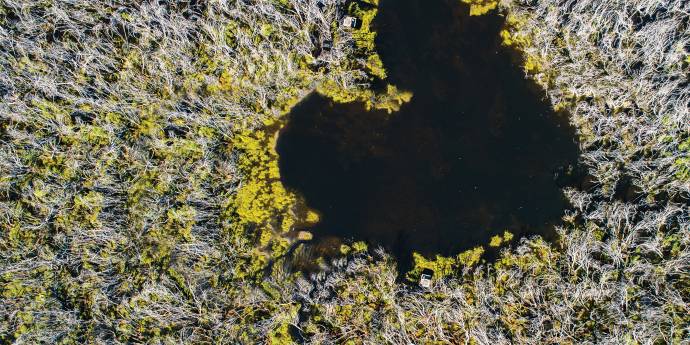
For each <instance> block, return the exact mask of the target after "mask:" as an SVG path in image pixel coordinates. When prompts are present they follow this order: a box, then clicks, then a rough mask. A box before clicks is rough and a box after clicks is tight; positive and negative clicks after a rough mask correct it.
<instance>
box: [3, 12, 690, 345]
mask: <svg viewBox="0 0 690 345" xmlns="http://www.w3.org/2000/svg"><path fill="white" fill-rule="evenodd" d="M338 2H339V1H336V0H313V1H312V0H292V1H287V0H213V1H141V2H139V1H124V0H123V1H38V0H36V1H32V0H15V1H12V0H4V1H2V2H0V100H1V101H0V147H1V149H0V228H1V231H2V232H1V233H0V343H18V344H34V343H49V344H52V343H64V344H69V343H154V344H155V343H166V344H178V343H226V344H235V343H270V344H281V343H292V342H304V343H314V344H317V343H324V344H331V343H365V344H382V343H392V344H410V343H415V344H427V343H439V344H446V343H470V344H471V343H482V344H509V343H558V344H561V343H563V344H568V343H570V344H575V343H614V344H623V343H629V344H635V343H640V344H643V343H644V344H651V343H683V342H686V343H687V339H688V338H690V329H689V327H690V316H689V315H690V273H689V271H690V267H689V263H690V249H689V248H690V211H689V210H688V205H687V201H688V193H690V185H689V180H690V168H689V164H690V163H689V161H688V152H689V151H690V133H689V131H690V119H689V114H688V105H689V104H688V102H690V95H689V93H688V92H689V88H688V84H687V83H688V73H689V67H688V66H689V65H690V58H688V56H690V31H689V30H690V29H689V26H688V25H689V24H688V20H689V19H688V18H689V11H690V9H689V7H690V4H688V2H687V1H682V0H675V1H671V0H666V1H647V0H634V1H622V0H610V1H596V0H589V1H585V0H578V1H575V0H562V1H535V0H529V1H528V0H514V1H511V0H504V1H502V3H500V4H499V7H501V8H502V10H503V11H505V12H506V13H507V14H508V19H507V28H506V31H504V32H503V33H502V35H503V39H504V41H505V42H506V44H510V45H514V46H516V47H517V48H518V49H519V50H521V51H522V52H523V54H524V56H525V70H526V72H527V73H528V74H529V75H530V76H531V77H532V78H534V79H535V80H537V81H538V82H539V83H540V84H541V85H542V86H543V87H544V88H545V89H546V90H547V93H548V95H549V97H550V98H551V101H552V102H553V104H554V107H556V108H558V109H563V110H567V111H568V112H569V113H570V114H571V115H572V118H571V119H572V122H573V124H574V125H575V126H576V127H577V129H578V134H579V137H580V142H581V145H582V149H583V160H584V162H585V163H586V165H587V166H588V167H589V170H590V173H591V174H592V176H593V180H594V181H595V184H594V186H593V187H591V188H589V189H587V190H576V189H569V190H567V191H566V194H567V196H568V197H569V198H570V200H571V201H572V203H573V205H574V209H573V210H571V211H570V212H568V213H567V214H566V215H565V216H564V225H563V228H562V229H560V240H559V242H558V243H556V244H548V243H546V242H544V241H542V240H540V239H537V238H535V239H522V240H521V242H520V244H519V245H518V246H517V247H516V248H512V249H506V250H505V251H504V252H503V256H502V257H501V258H500V259H499V260H498V262H497V263H496V264H492V265H488V266H478V267H474V268H472V267H465V268H464V269H463V270H462V272H461V273H458V274H456V275H452V276H449V277H447V278H446V279H439V280H436V281H435V285H434V286H433V288H432V289H431V291H428V292H424V291H419V290H416V289H413V288H410V287H407V286H406V285H403V284H400V283H399V282H397V281H396V270H395V262H394V261H393V260H392V259H391V258H390V257H389V256H387V254H385V253H383V252H381V251H375V252H373V253H371V254H366V253H363V252H362V251H361V250H359V251H355V252H356V253H355V254H351V255H349V256H347V257H344V258H341V259H338V260H336V261H335V262H333V263H331V264H330V265H329V266H328V267H327V269H326V270H324V271H323V272H320V273H318V274H314V275H312V276H309V277H303V276H301V275H300V274H298V273H292V272H290V271H289V270H284V269H282V268H283V266H282V265H281V261H280V260H277V261H276V262H275V263H276V264H275V265H272V267H273V269H272V270H271V271H270V272H266V277H265V278H264V279H256V276H255V275H250V274H248V272H263V271H264V269H265V266H266V265H267V260H269V259H275V258H271V257H270V253H269V254H266V252H267V251H269V252H270V250H273V251H275V252H279V251H280V250H284V249H285V248H281V245H282V244H281V242H280V241H274V239H272V238H271V237H270V236H269V237H264V236H263V234H266V233H269V232H262V231H261V229H260V226H262V224H245V223H243V222H242V219H239V218H238V214H240V213H238V211H237V209H238V208H239V206H238V205H237V204H238V202H239V201H238V200H239V199H240V197H239V195H242V196H244V199H242V200H243V201H242V202H245V201H246V204H247V205H248V206H247V207H246V212H247V214H251V212H259V213H260V216H261V217H259V216H257V218H262V217H265V216H266V215H265V214H264V213H265V212H269V211H274V210H273V209H271V210H262V209H261V207H263V206H264V205H274V204H275V203H277V202H276V201H275V200H272V199H270V198H269V201H267V202H265V203H263V202H264V201H265V200H264V201H262V203H255V201H256V200H259V199H260V196H261V195H265V194H271V193H275V194H280V193H284V191H281V190H280V186H277V185H276V184H257V183H254V182H256V181H255V180H252V179H254V178H255V177H256V176H259V177H260V178H264V177H263V176H264V175H266V176H269V177H270V176H273V175H274V174H275V171H273V170H274V169H272V168H270V166H271V165H270V164H271V162H272V161H273V160H275V157H274V156H271V154H268V153H266V151H267V148H266V147H264V146H266V145H265V142H262V141H260V140H259V139H258V138H259V137H260V136H259V134H257V133H261V134H262V135H263V134H264V133H263V132H261V130H259V127H261V126H263V125H265V124H267V123H272V122H273V120H275V119H276V118H278V117H279V116H280V115H281V114H283V113H284V112H286V111H287V110H288V109H289V108H290V107H291V106H292V105H293V104H294V103H295V102H297V101H298V100H299V99H301V98H302V97H303V96H304V95H305V94H306V93H308V92H310V91H312V90H314V89H315V88H318V87H320V86H322V87H323V85H326V86H325V87H323V89H326V90H328V92H329V93H333V94H332V95H331V96H334V97H336V98H337V96H338V94H337V93H338V92H341V93H342V94H343V95H346V96H342V98H343V99H351V98H353V97H355V96H356V95H358V94H367V93H366V92H364V91H362V90H365V88H366V86H367V82H368V81H369V77H368V74H369V72H372V71H374V70H378V71H379V73H381V68H380V66H378V64H377V63H372V61H374V62H376V61H380V60H377V59H373V58H371V56H367V55H366V54H364V55H363V54H362V49H363V48H362V47H364V46H368V45H370V44H373V42H371V40H372V37H373V34H372V33H370V32H369V31H368V28H363V31H362V32H361V33H360V34H359V36H357V37H352V35H351V33H350V32H348V31H344V30H342V29H339V28H338V26H337V20H338V17H337V16H338V15H339V14H338V13H339V12H338V10H337V9H336V3H338ZM370 2H371V3H373V4H375V3H376V1H370ZM488 2H490V3H491V4H489V5H487V6H488V7H487V8H493V6H494V5H493V4H494V3H495V2H494V1H488ZM488 2H487V3H488ZM472 3H481V1H473V2H472ZM372 13H373V12H370V13H369V14H368V15H369V16H370V17H371V16H373V14H372ZM340 14H342V13H340ZM369 19H370V18H369ZM324 38H333V41H334V42H333V48H332V49H331V50H330V51H329V52H328V53H327V54H320V55H319V56H318V57H315V55H318V54H315V52H316V51H319V50H320V49H319V48H320V45H321V42H320V41H321V40H323V39H324ZM367 40H369V41H367ZM367 64H369V65H368V66H367ZM352 95H355V96H352ZM367 95H370V94H367ZM396 102H397V103H396ZM392 104H393V105H395V104H398V105H399V102H398V101H394V102H393V103H392ZM247 157H249V158H247ZM243 162H244V163H243ZM247 162H249V163H252V164H256V165H258V166H261V167H263V168H265V170H260V171H258V172H255V173H254V175H251V174H248V173H246V172H245V171H244V170H243V166H242V164H245V165H246V164H247ZM267 166H268V168H267ZM244 169H245V170H246V169H249V170H251V167H246V166H245V167H244ZM625 181H630V183H631V186H633V188H631V189H630V191H628V192H626V193H623V194H629V195H632V197H628V198H625V199H624V200H621V193H620V192H619V191H618V190H620V189H621V186H623V185H624V184H625V183H624V182H625ZM267 190H270V191H267ZM242 191H244V192H242ZM281 195H282V194H281ZM247 198H248V201H247V200H245V199H247ZM285 199H286V200H287V199H289V200H293V199H290V198H287V197H286V198H285ZM283 203H285V202H284V200H281V201H280V204H281V205H282V204H283ZM257 205H258V206H257ZM271 207H273V206H271ZM262 211H263V212H262ZM283 211H284V210H283ZM284 213H285V214H289V212H287V211H286V212H284ZM283 216H284V215H283V214H281V218H283ZM240 218H241V217H240ZM276 222H278V221H276ZM282 222H283V223H285V219H283V220H282ZM287 224H288V225H289V223H287ZM263 225H265V224H263ZM264 241H265V242H267V243H268V244H266V245H264V247H263V248H260V249H257V243H263V242H264ZM269 247H270V250H268V249H266V248H269Z"/></svg>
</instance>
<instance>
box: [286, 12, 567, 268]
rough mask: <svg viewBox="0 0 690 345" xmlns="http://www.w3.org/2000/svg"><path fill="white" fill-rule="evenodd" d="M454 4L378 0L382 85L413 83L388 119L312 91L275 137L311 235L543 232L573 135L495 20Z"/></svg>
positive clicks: (410, 239)
mask: <svg viewBox="0 0 690 345" xmlns="http://www.w3.org/2000/svg"><path fill="white" fill-rule="evenodd" d="M468 12H469V10H468V7H467V6H465V5H463V4H461V3H460V1H459V0H381V1H380V12H379V16H378V18H377V21H376V28H377V30H378V33H379V35H378V37H377V46H378V47H379V52H380V54H381V57H382V59H383V62H384V65H385V66H386V68H387V70H388V72H389V80H388V82H390V83H392V84H395V85H397V86H398V87H399V88H401V89H406V90H411V91H412V92H413V93H414V98H413V99H412V101H411V102H410V103H408V104H406V105H405V106H403V108H402V109H401V110H400V112H398V113H395V114H393V115H388V114H386V113H382V112H374V111H366V110H365V109H364V108H363V106H362V105H361V104H344V105H343V104H335V103H333V102H331V101H330V100H328V99H326V98H324V97H322V96H319V95H312V96H310V97H308V98H307V99H305V100H304V101H303V102H302V103H301V104H299V105H298V106H296V107H295V108H294V110H293V111H292V113H291V115H290V118H289V122H288V124H287V126H286V127H285V128H284V130H283V131H282V133H281V134H280V137H279V140H278V147H277V150H278V153H279V155H280V170H281V175H282V178H283V182H284V184H285V185H286V186H288V187H289V188H292V189H293V190H295V191H296V192H297V193H299V194H301V195H302V196H304V197H305V199H306V202H307V204H308V206H309V207H311V208H313V209H315V210H317V211H318V212H320V213H321V222H320V223H319V224H317V225H316V226H315V227H314V228H313V229H311V230H312V231H313V232H314V234H315V235H316V239H317V241H318V239H319V238H332V237H338V238H343V239H354V240H365V241H368V242H369V243H371V244H373V245H381V246H384V247H385V248H387V249H388V250H389V251H391V252H392V253H393V254H394V255H395V256H396V257H397V258H398V260H399V262H400V264H401V266H402V267H401V268H402V269H403V270H404V269H405V268H407V267H409V263H410V255H411V253H412V252H413V251H417V252H421V253H423V254H426V255H433V254H444V255H453V254H457V253H458V252H460V251H462V250H465V249H468V248H472V247H474V246H477V245H485V244H487V243H488V242H489V239H490V238H491V236H493V235H495V234H500V233H502V232H503V231H504V230H508V231H511V232H512V233H513V234H515V235H516V236H527V235H531V234H539V235H541V236H543V237H546V238H547V239H548V238H551V237H552V236H553V234H554V225H555V224H557V223H558V222H559V221H560V217H561V215H562V214H563V211H564V209H565V208H566V207H567V206H568V205H567V203H566V201H565V200H564V198H563V195H562V191H561V189H560V186H559V183H558V182H559V181H557V180H558V179H555V178H554V176H555V174H557V172H558V171H560V170H562V169H563V167H567V166H568V165H575V163H576V162H577V155H578V151H577V145H576V143H575V142H574V138H575V135H574V132H573V130H572V129H571V128H570V127H569V126H568V124H567V120H566V118H565V117H564V116H563V115H558V114H555V113H554V112H553V111H552V110H551V108H550V106H549V104H548V103H547V101H546V100H545V99H544V96H543V93H542V92H541V91H540V90H539V89H538V88H537V87H536V86H535V85H534V84H533V83H532V82H530V81H527V80H526V79H525V78H524V73H523V72H522V70H521V68H520V67H519V65H518V62H517V61H516V60H515V54H514V53H512V52H510V51H509V50H508V49H507V48H504V47H502V46H501V44H500V38H499V31H500V29H501V26H502V23H503V20H504V19H503V18H502V17H500V16H498V15H489V16H483V17H470V16H469V15H468Z"/></svg>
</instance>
